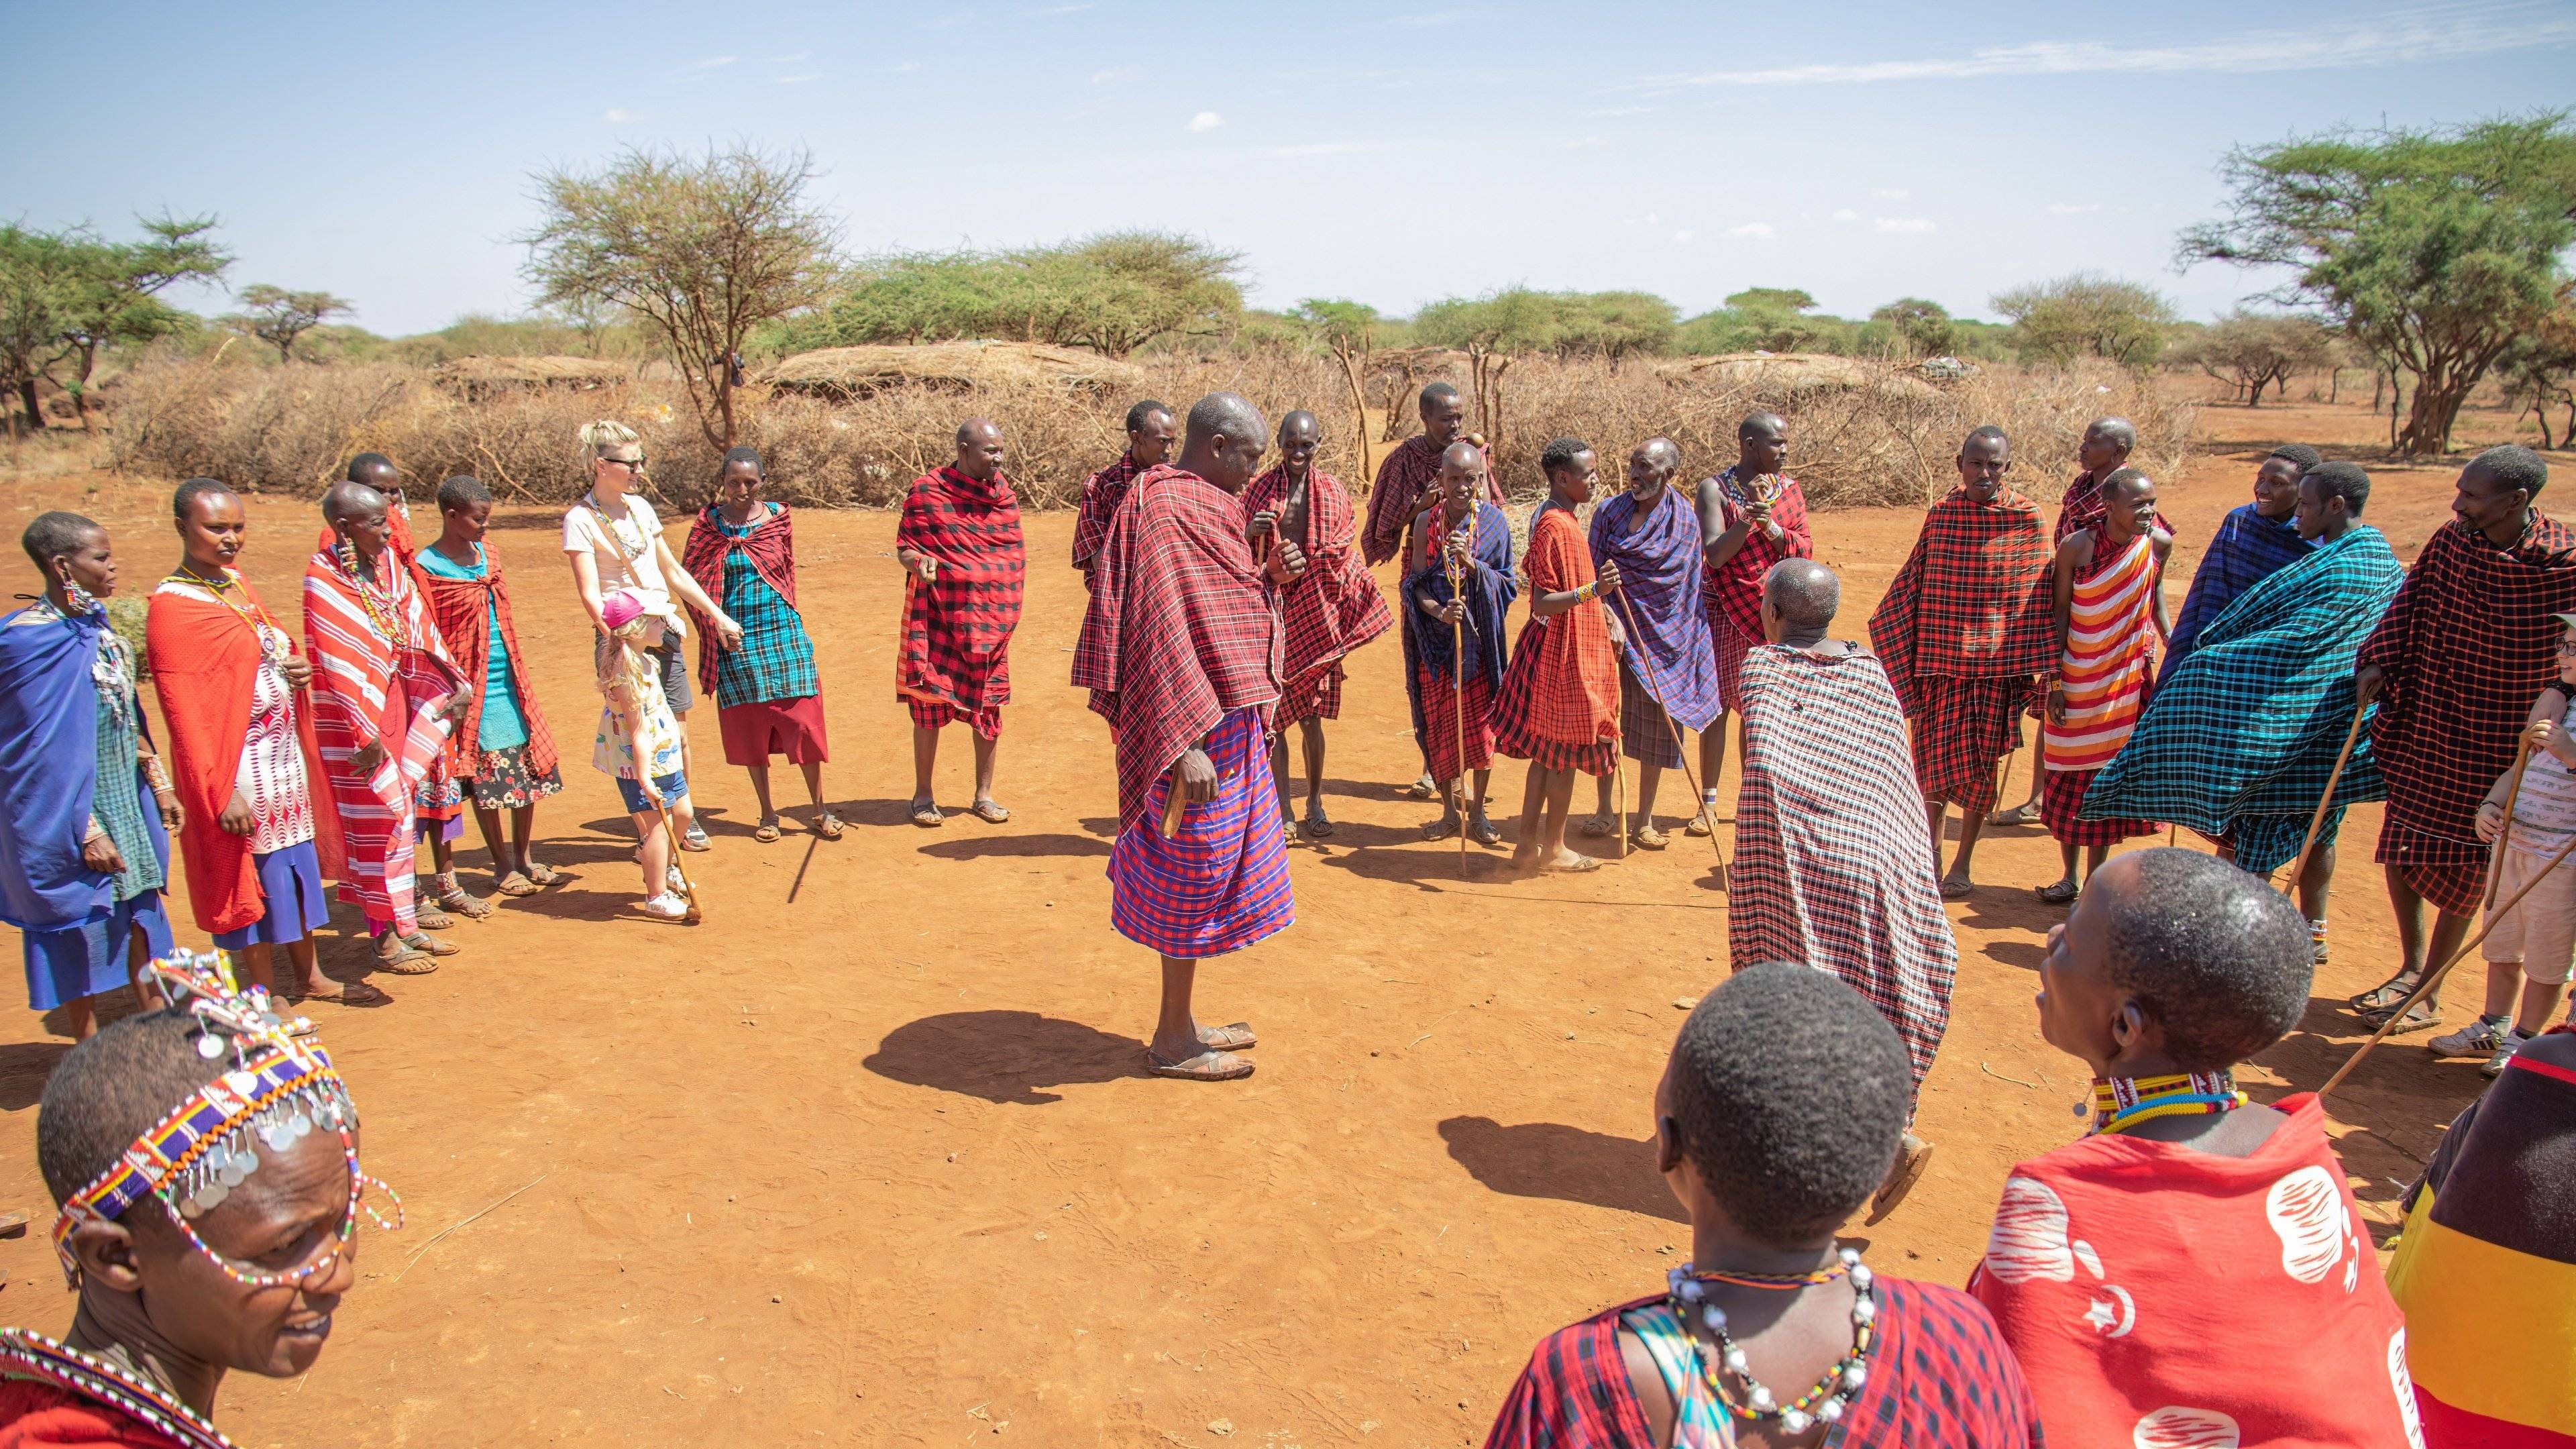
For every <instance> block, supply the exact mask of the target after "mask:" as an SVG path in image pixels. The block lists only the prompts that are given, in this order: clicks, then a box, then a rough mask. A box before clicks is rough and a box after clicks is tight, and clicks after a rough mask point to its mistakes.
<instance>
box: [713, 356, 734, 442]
mask: <svg viewBox="0 0 2576 1449" xmlns="http://www.w3.org/2000/svg"><path fill="white" fill-rule="evenodd" d="M715 382H716V415H717V416H718V417H720V418H722V419H723V420H724V443H723V445H722V446H721V447H719V448H718V449H717V450H716V451H717V452H718V453H719V454H721V453H724V452H728V451H730V450H731V449H732V447H733V444H734V437H735V432H734V423H733V354H732V353H731V352H727V353H725V354H724V355H723V356H721V357H720V358H718V359H717V361H716V377H715Z"/></svg>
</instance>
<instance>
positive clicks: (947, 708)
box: [903, 698, 1002, 740]
mask: <svg viewBox="0 0 2576 1449" xmlns="http://www.w3.org/2000/svg"><path fill="white" fill-rule="evenodd" d="M903 707H904V708H906V709H908V710H911V711H912V723H913V726H914V727H915V728H916V729H925V730H935V729H938V728H940V727H942V726H944V725H952V724H955V723H956V722H957V721H959V720H964V721H965V722H966V724H967V727H968V728H970V729H972V730H974V731H975V733H977V734H979V735H982V736H983V737H984V738H986V739H988V740H998V739H1000V738H1001V737H1002V707H1001V706H1000V705H998V704H994V705H986V706H985V707H984V708H982V709H979V710H977V711H975V712H974V713H973V714H968V713H967V712H966V711H964V710H962V709H959V708H958V707H957V706H955V705H953V704H950V703H949V702H948V701H946V700H944V699H909V698H907V699H906V700H904V702H903Z"/></svg>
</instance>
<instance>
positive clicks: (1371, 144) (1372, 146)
mask: <svg viewBox="0 0 2576 1449" xmlns="http://www.w3.org/2000/svg"><path fill="white" fill-rule="evenodd" d="M1190 129H1191V130H1193V131H1204V130H1207V129H1209V127H1207V126H1202V125H1200V124H1199V123H1198V120H1196V119H1194V120H1192V121H1191V122H1190ZM1394 149H1395V143H1394V142H1392V141H1315V142H1310V143H1309V144H1307V145H1303V146H1273V147H1271V148H1270V149H1269V151H1267V152H1266V153H1264V154H1266V155H1271V156H1280V157H1296V156H1364V155H1368V154H1370V153H1372V152H1376V151H1392V150H1394Z"/></svg>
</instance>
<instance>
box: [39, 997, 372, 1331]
mask: <svg viewBox="0 0 2576 1449" xmlns="http://www.w3.org/2000/svg"><path fill="white" fill-rule="evenodd" d="M146 969H147V970H148V971H150V973H151V974H152V975H153V976H154V977H155V978H157V979H158V980H159V982H160V984H161V989H162V992H163V994H164V995H165V996H167V997H168V998H169V999H170V1000H171V1001H172V1002H173V1003H181V1002H184V1003H185V1004H186V1007H187V1010H188V1011H189V1013H190V1014H192V1015H194V1016H195V1017H197V1018H198V1031H199V1035H198V1037H197V1054H198V1055H199V1056H201V1057H204V1058H206V1059H207V1060H208V1061H214V1060H217V1059H219V1058H221V1057H222V1056H223V1055H224V1053H225V1052H227V1051H230V1052H231V1053H232V1054H233V1065H232V1068H231V1069H230V1070H228V1071H226V1072H224V1073H222V1074H221V1075H219V1076H217V1077H216V1078H215V1079H214V1080H213V1081H211V1082H208V1083H206V1084H205V1085H204V1086H202V1087H199V1088H198V1089H197V1090H196V1091H195V1092H193V1093H191V1094H190V1095H189V1097H188V1099H187V1100H186V1101H184V1102H181V1103H180V1104H179V1105H178V1106H176V1107H174V1108H172V1109H171V1110H170V1111H169V1113H167V1114H166V1115H165V1116H163V1117H162V1119H161V1120H160V1121H159V1122H157V1123H155V1124H153V1126H152V1127H151V1128H149V1129H148V1130H146V1131H145V1132H144V1133H143V1135H141V1136H139V1137H137V1138H135V1139H134V1143H133V1145H132V1146H130V1147H128V1148H126V1149H125V1153H124V1155H123V1156H122V1157H120V1158H118V1159H117V1161H116V1163H115V1164H114V1165H113V1166H111V1167H109V1168H108V1169H107V1170H106V1171H105V1172H103V1173H100V1174H99V1176H98V1178H97V1179H96V1180H95V1181H93V1182H91V1183H90V1184H89V1186H87V1187H84V1188H82V1189H81V1190H80V1191H79V1192H76V1193H74V1194H72V1195H71V1197H70V1199H69V1200H68V1201H66V1202H65V1203H64V1204H63V1207H62V1211H61V1213H60V1214H59V1215H57V1216H56V1217H55V1219H54V1252H55V1254H56V1255H57V1256H58V1257H59V1258H60V1259H61V1261H62V1268H63V1278H64V1281H65V1282H66V1283H67V1284H68V1285H69V1286H71V1287H73V1288H78V1287H79V1286H80V1281H81V1274H80V1261H79V1259H78V1258H76V1257H75V1256H73V1254H72V1251H71V1235H72V1233H73V1231H74V1230H75V1229H77V1228H79V1227H80V1226H82V1225H83V1224H85V1223H94V1222H113V1221H115V1220H116V1219H117V1218H120V1217H122V1216H124V1215H125V1212H126V1210H127V1209H129V1208H131V1207H133V1206H134V1205H135V1204H136V1203H139V1202H141V1201H142V1200H143V1199H145V1198H146V1197H150V1198H153V1199H156V1200H158V1201H159V1202H160V1204H161V1206H162V1207H163V1209H165V1210H166V1211H167V1212H168V1213H169V1214H170V1220H171V1221H172V1222H174V1223H176V1224H178V1227H179V1231H180V1233H181V1234H182V1235H183V1236H185V1237H186V1238H187V1240H188V1242H189V1244H190V1245H191V1246H193V1247H194V1248H195V1249H196V1250H197V1251H198V1252H200V1253H203V1254H205V1255H206V1256H207V1257H208V1258H209V1259H211V1260H213V1262H214V1264H215V1266H216V1267H218V1268H221V1269H223V1270H224V1272H225V1273H227V1274H229V1275H231V1276H232V1277H233V1278H234V1279H235V1280H236V1281H238V1282H240V1283H243V1284H245V1285H247V1286H250V1287H253V1288H269V1287H275V1286H277V1285H278V1284H282V1283H297V1282H301V1281H303V1280H304V1279H306V1278H308V1277H312V1276H314V1275H316V1274H320V1273H325V1272H327V1271H329V1269H330V1267H331V1265H332V1263H333V1262H334V1261H336V1260H337V1259H338V1257H339V1254H340V1248H341V1246H342V1245H344V1244H346V1243H347V1242H348V1241H349V1239H350V1238H351V1237H352V1236H353V1235H355V1233H356V1231H357V1226H358V1213H359V1211H360V1209H361V1208H362V1207H363V1208H364V1210H365V1212H366V1214H367V1216H368V1217H370V1218H373V1219H374V1220H375V1223H376V1226H378V1227H380V1228H384V1229H386V1230H387V1231H391V1230H393V1229H395V1228H398V1227H400V1226H402V1200H401V1199H400V1198H399V1197H395V1196H394V1192H393V1189H391V1188H389V1187H386V1186H385V1185H384V1184H383V1183H382V1182H380V1181H378V1180H376V1179H375V1178H371V1177H369V1176H367V1175H366V1174H365V1173H364V1172H363V1171H361V1170H360V1168H359V1166H358V1146H357V1142H356V1140H355V1139H354V1138H353V1137H352V1136H351V1134H352V1133H353V1132H354V1131H355V1130H356V1128H357V1125H358V1109H357V1105H356V1104H355V1103H354V1102H352V1101H351V1100H350V1098H349V1089H348V1086H347V1085H346V1084H345V1083H343V1082H342V1081H341V1080H340V1073H339V1071H338V1070H337V1069H336V1068H334V1067H333V1066H332V1065H331V1057H330V1054H329V1053H328V1052H325V1051H323V1050H322V1048H321V1047H320V1046H319V1045H317V1044H315V1043H313V1042H312V1041H309V1040H305V1039H300V1038H298V1037H297V1036H295V1034H294V1030H295V1027H296V1026H302V1025H309V1024H308V1023H305V1022H304V1021H303V1019H302V1018H300V1017H299V1018H297V1019H296V1021H295V1022H294V1023H291V1024H290V1023H288V1022H286V1021H285V1020H283V1019H281V1018H280V1017H279V1016H278V1014H277V1013H276V1012H275V1011H272V1010H270V1009H269V1001H268V992H267V991H266V989H264V988H262V987H258V986H254V987H252V988H250V990H249V991H248V992H246V993H245V992H242V991H240V990H239V989H238V988H237V987H236V986H235V985H234V981H233V974H232V961H231V958H229V957H227V956H225V955H224V954H223V953H221V952H206V953H204V954H202V955H199V954H191V953H189V952H186V951H180V952H176V953H174V954H172V955H169V956H164V957H162V958H160V959H159V960H156V961H154V962H152V963H151V965H150V966H149V967H147V968H146ZM316 1127H327V1128H330V1129H331V1130H332V1131H334V1132H336V1133H337V1134H338V1135H339V1138H340V1152H341V1156H342V1157H343V1158H344V1159H345V1160H346V1161H347V1163H348V1166H349V1208H348V1211H347V1213H346V1214H345V1215H344V1216H343V1217H342V1218H341V1220H340V1228H339V1232H338V1235H337V1237H336V1238H335V1239H334V1240H333V1242H332V1244H331V1246H330V1247H329V1248H327V1249H325V1250H324V1251H323V1252H322V1254H321V1255H320V1256H319V1257H317V1258H315V1259H313V1260H312V1261H311V1262H308V1263H306V1264H304V1265H303V1266H301V1267H297V1268H292V1269H289V1270H287V1271H286V1272H283V1273H254V1272H245V1271H244V1270H242V1269H241V1268H239V1267H237V1266H235V1265H234V1263H233V1262H232V1260H231V1259H228V1258H226V1257H225V1256H224V1255H223V1254H221V1253H218V1252H216V1251H215V1250H214V1249H213V1248H211V1247H209V1246H207V1244H206V1241H205V1239H203V1238H201V1237H199V1236H197V1230H196V1227H195V1226H194V1220H195V1219H196V1218H198V1217H200V1216H202V1215H204V1214H205V1213H207V1212H210V1211H212V1210H213V1209H215V1208H216V1207H218V1206H221V1205H222V1203H223V1201H224V1199H225V1198H226V1197H228V1196H230V1195H231V1193H232V1190H233V1189H234V1188H237V1187H239V1186H241V1185H242V1183H243V1182H244V1181H246V1180H247V1179H248V1178H249V1177H250V1175H251V1174H252V1173H255V1172H257V1171H259V1167H260V1157H259V1149H260V1148H261V1147H265V1148H267V1149H268V1151H269V1152H270V1153H272V1154H275V1153H280V1152H284V1151H286V1150H287V1149H289V1148H291V1147H293V1146H294V1145H295V1144H296V1143H297V1142H299V1141H301V1140H303V1139H304V1138H305V1137H306V1136H307V1135H309V1134H310V1133H311V1132H312V1131H313V1129H314V1128H316ZM370 1185H373V1186H374V1187H375V1188H376V1190H377V1191H379V1192H382V1193H383V1194H385V1196H386V1197H388V1198H391V1199H392V1200H393V1204H394V1216H393V1220H392V1221H390V1222H388V1221H387V1220H386V1219H385V1217H384V1215H383V1214H381V1213H379V1212H377V1211H376V1210H375V1208H374V1206H373V1205H372V1204H368V1203H367V1202H366V1190H367V1188H368V1187H369V1186H370Z"/></svg>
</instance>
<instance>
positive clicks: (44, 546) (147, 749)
mask: <svg viewBox="0 0 2576 1449" xmlns="http://www.w3.org/2000/svg"><path fill="white" fill-rule="evenodd" d="M19 542H20V543H21V544H22V545H23V546H24V547H25V548H26V550H27V558H28V560H29V561H30V562H32V563H34V564H35V566H36V571H37V572H38V573H40V574H42V575H44V579H45V591H44V593H43V594H42V595H40V596H39V597H38V598H37V599H36V600H35V601H34V602H33V603H30V604H28V605H27V607H25V608H23V609H19V610H17V611H15V612H13V613H10V614H8V615H6V616H5V617H0V921H7V922H8V923H9V924H10V925H13V926H15V927H17V928H18V930H19V931H20V933H21V936H20V944H21V945H22V946H23V947H24V948H25V950H26V957H27V1004H28V1006H29V1007H31V1008H32V1009H34V1010H36V1011H51V1010H53V1009H54V1008H56V1007H61V1008H62V1009H63V1024H64V1026H65V1028H66V1029H68V1030H69V1031H70V1033H71V1035H72V1037H73V1039H74V1040H80V1041H85V1040H87V1039H88V1038H89V1036H90V1034H91V1033H92V1032H94V1031H96V1030H97V1029H98V1014H97V1010H96V1007H95V1005H94V1004H93V1003H94V1001H95V999H96V998H97V997H99V996H100V995H102V994H104V993H106V992H110V991H114V990H115V989H116V988H117V987H119V986H122V985H125V984H127V983H128V982H129V981H133V980H135V979H136V975H137V973H140V972H141V971H142V969H143V966H144V963H145V962H147V961H149V960H151V959H152V958H153V957H154V956H157V955H161V954H163V953H165V952H167V951H168V950H170V946H171V937H170V918H169V915H168V914H167V913H166V912H165V911H163V909H162V907H161V890H162V887H163V885H164V884H166V883H167V881H168V880H169V870H170V839H169V832H172V831H176V830H179V829H182V828H183V827H184V826H185V825H186V824H187V816H186V812H185V811H184V810H182V808H181V807H180V804H179V796H178V793H177V792H176V790H174V789H173V788H172V785H171V782H170V777H169V775H168V774H167V773H166V772H165V771H164V770H163V769H162V768H161V760H160V757H159V756H158V755H157V754H156V753H155V752H154V750H153V748H152V736H151V733H150V731H149V730H148V729H147V728H146V727H145V725H144V722H143V713H142V711H141V710H140V709H139V708H138V707H137V706H136V704H135V694H134V676H135V668H134V666H135V661H134V653H133V651H132V650H131V649H130V648H128V647H127V646H126V643H125V641H124V640H123V639H121V638H119V637H118V636H117V633H116V630H115V629H114V628H112V627H110V626H109V623H108V618H107V603H106V600H107V599H108V597H109V596H110V595H112V594H114V593H115V592H116V559H115V557H114V555H113V554H111V553H110V552H109V549H108V539H107V530H106V529H104V528H101V527H99V526H98V525H97V524H95V523H92V522H91V521H90V520H88V519H86V518H83V517H82V516H80V515H79V514H77V513H59V512H56V513H39V514H37V515H36V517H35V519H34V521H33V522H30V523H29V524H28V525H27V531H26V533H25V534H24V535H23V536H21V538H20V539H19ZM137 989H138V990H140V989H142V988H141V987H140V986H139V985H138V987H137ZM147 1004H148V998H147Z"/></svg>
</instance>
